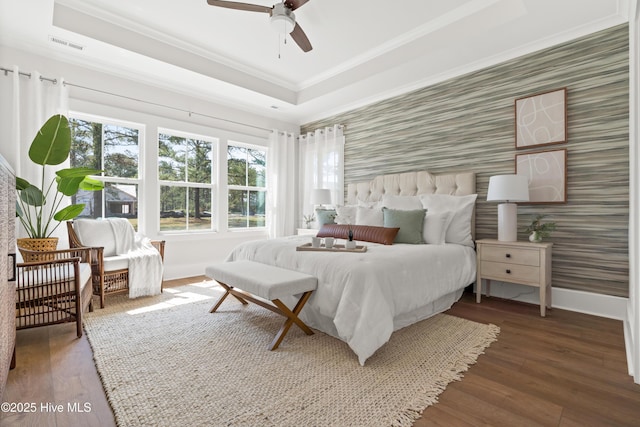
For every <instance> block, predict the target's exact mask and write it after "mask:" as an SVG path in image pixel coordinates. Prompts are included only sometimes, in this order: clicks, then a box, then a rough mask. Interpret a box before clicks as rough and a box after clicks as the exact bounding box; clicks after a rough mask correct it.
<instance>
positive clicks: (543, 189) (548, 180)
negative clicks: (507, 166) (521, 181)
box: [516, 148, 567, 204]
mask: <svg viewBox="0 0 640 427" xmlns="http://www.w3.org/2000/svg"><path fill="white" fill-rule="evenodd" d="M516 174H518V175H526V176H527V177H528V178H529V202H528V203H545V204H550V203H566V202H567V149H566V148H562V149H559V150H548V151H538V152H535V153H516Z"/></svg>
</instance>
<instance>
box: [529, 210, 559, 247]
mask: <svg viewBox="0 0 640 427" xmlns="http://www.w3.org/2000/svg"><path fill="white" fill-rule="evenodd" d="M546 217H547V216H546V215H536V216H535V217H534V218H533V219H532V220H531V224H529V226H528V227H527V233H529V241H531V242H536V243H537V242H541V241H542V239H546V238H547V237H549V236H551V232H552V231H554V230H555V229H556V223H555V222H545V223H543V222H542V220H543V219H544V218H546Z"/></svg>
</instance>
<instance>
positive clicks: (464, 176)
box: [346, 171, 476, 236]
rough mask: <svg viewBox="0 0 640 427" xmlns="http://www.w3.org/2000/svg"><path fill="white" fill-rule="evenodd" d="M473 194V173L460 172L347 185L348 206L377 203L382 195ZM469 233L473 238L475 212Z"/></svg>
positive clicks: (388, 177) (393, 176)
mask: <svg viewBox="0 0 640 427" xmlns="http://www.w3.org/2000/svg"><path fill="white" fill-rule="evenodd" d="M475 193H476V174H475V173H474V172H462V173H452V174H440V175H434V174H431V173H429V172H427V171H417V172H404V173H396V174H391V175H379V176H376V177H375V178H373V179H372V180H371V181H367V182H357V183H353V184H348V185H347V202H346V203H347V204H348V205H355V204H357V203H358V201H361V202H377V201H379V200H381V199H382V196H383V195H384V194H392V195H396V196H417V195H420V194H451V195H454V196H467V195H469V194H475ZM471 234H472V235H474V236H475V211H474V215H473V217H472V218H471Z"/></svg>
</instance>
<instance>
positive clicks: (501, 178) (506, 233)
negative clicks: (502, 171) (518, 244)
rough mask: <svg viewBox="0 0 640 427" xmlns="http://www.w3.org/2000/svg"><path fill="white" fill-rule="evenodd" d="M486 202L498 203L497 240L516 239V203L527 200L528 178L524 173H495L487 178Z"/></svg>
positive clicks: (509, 240) (508, 240)
mask: <svg viewBox="0 0 640 427" xmlns="http://www.w3.org/2000/svg"><path fill="white" fill-rule="evenodd" d="M487 201H488V202H503V203H500V204H499V205H498V240H499V241H501V242H515V241H516V240H518V205H516V204H515V203H513V202H528V201H529V179H528V178H527V177H526V176H525V175H495V176H492V177H490V178H489V189H488V191H487Z"/></svg>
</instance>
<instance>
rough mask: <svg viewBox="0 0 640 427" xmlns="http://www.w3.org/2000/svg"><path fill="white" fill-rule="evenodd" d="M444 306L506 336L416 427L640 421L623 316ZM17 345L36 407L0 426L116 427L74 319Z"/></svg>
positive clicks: (8, 416) (14, 389) (470, 298)
mask: <svg viewBox="0 0 640 427" xmlns="http://www.w3.org/2000/svg"><path fill="white" fill-rule="evenodd" d="M203 279H204V278H203V277H197V278H191V279H181V280H173V281H168V282H165V286H179V285H183V284H187V283H192V282H200V281H202V280H203ZM448 313H449V314H452V315H455V316H459V317H463V318H466V319H470V320H474V321H477V322H482V323H493V324H496V325H498V326H500V328H501V332H500V336H499V337H498V341H496V342H494V343H493V344H491V346H490V347H489V348H488V349H487V350H486V352H485V354H484V355H482V356H480V357H479V359H478V362H477V363H476V364H475V365H473V366H471V367H470V369H469V371H467V372H466V373H465V375H464V379H463V380H462V381H459V382H454V383H451V384H449V386H448V387H447V389H446V390H445V391H444V393H442V394H441V395H440V398H439V403H437V404H436V405H433V406H431V407H429V408H427V409H426V411H425V412H424V413H423V416H422V418H421V419H420V420H418V421H417V422H416V423H415V427H424V426H447V427H451V426H481V425H486V426H535V425H542V426H561V427H572V426H640V385H638V384H634V383H633V381H632V379H631V377H630V376H629V375H628V374H627V367H626V359H625V349H624V339H623V331H622V322H620V321H615V320H610V319H604V318H599V317H594V316H588V315H583V314H579V313H573V312H569V311H564V310H558V309H553V310H551V311H550V312H548V314H547V316H548V317H546V318H541V317H540V313H539V308H538V306H534V305H529V304H522V303H517V302H513V301H505V300H500V299H496V298H484V299H483V301H482V303H481V304H476V303H475V300H474V295H472V294H465V295H464V296H463V298H462V299H461V300H460V301H459V302H458V303H456V304H455V305H454V307H453V308H452V309H451V310H449V312H448ZM17 342H18V344H17V345H18V346H17V362H18V364H17V367H16V369H14V370H13V371H11V372H10V373H9V382H8V385H7V390H6V392H5V396H4V398H3V401H4V402H9V403H16V404H17V403H35V405H36V410H35V412H33V413H7V412H4V413H2V414H0V425H1V426H60V427H63V426H64V427H68V426H80V425H81V426H114V425H115V420H114V417H113V414H112V412H111V409H110V406H109V403H108V401H107V398H106V396H105V394H104V391H103V389H102V385H101V383H100V379H99V377H98V374H97V372H96V370H95V367H94V364H93V357H92V352H91V348H90V346H89V343H88V341H87V339H86V337H84V336H83V337H82V338H81V339H76V336H75V332H74V324H71V323H69V324H63V325H55V326H50V327H43V328H36V329H31V330H25V331H19V332H18V336H17ZM122 363H126V360H123V361H122ZM85 403H87V404H89V405H88V406H85ZM212 403H213V402H212ZM47 404H51V405H49V406H47ZM55 405H62V410H60V408H59V407H58V408H56V407H55ZM69 405H71V407H69ZM74 405H75V406H74ZM45 409H48V411H47V410H45ZM54 409H57V410H56V411H55V412H54ZM78 409H81V410H82V411H83V412H79V411H78ZM74 410H75V411H74Z"/></svg>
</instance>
